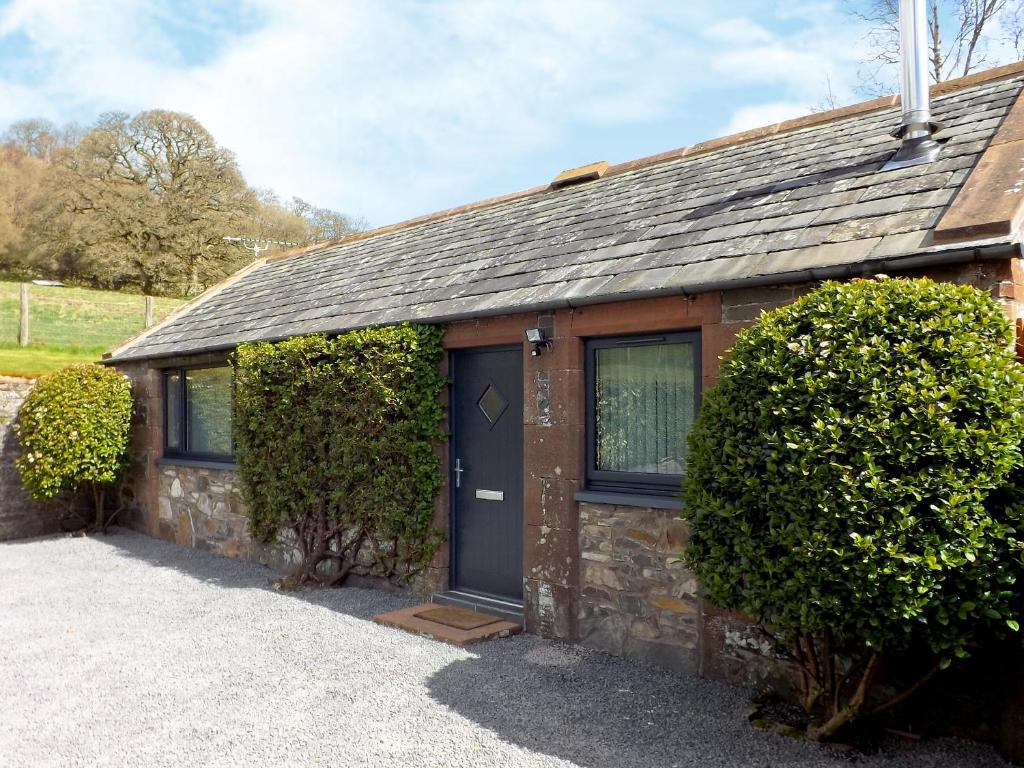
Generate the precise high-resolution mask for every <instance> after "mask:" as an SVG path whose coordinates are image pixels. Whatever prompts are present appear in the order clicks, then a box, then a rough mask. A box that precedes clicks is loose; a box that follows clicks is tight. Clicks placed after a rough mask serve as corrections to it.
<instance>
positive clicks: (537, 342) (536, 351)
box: [526, 328, 551, 357]
mask: <svg viewBox="0 0 1024 768" xmlns="http://www.w3.org/2000/svg"><path fill="white" fill-rule="evenodd" d="M526 340H527V341H528V342H530V343H531V344H533V349H532V350H531V351H530V354H531V355H533V356H534V357H539V356H540V353H541V350H542V349H550V348H551V339H550V338H548V334H547V331H546V330H545V329H543V328H527V329H526Z"/></svg>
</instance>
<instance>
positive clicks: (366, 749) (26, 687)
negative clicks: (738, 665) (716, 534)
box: [0, 532, 1004, 768]
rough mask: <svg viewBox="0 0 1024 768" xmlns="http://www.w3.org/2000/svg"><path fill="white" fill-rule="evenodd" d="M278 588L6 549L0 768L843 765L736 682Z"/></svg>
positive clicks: (220, 562)
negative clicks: (764, 719)
mask: <svg viewBox="0 0 1024 768" xmlns="http://www.w3.org/2000/svg"><path fill="white" fill-rule="evenodd" d="M271 576H272V574H271V572H270V571H268V570H266V569H264V568H262V567H260V566H256V565H252V564H249V563H241V562H237V561H234V560H228V559H225V558H220V557H216V556H212V555H207V554H204V553H201V552H196V551H194V550H189V549H185V548H181V547H176V546H173V545H171V544H166V543H163V542H160V541H156V540H154V539H150V538H147V537H145V536H141V535H139V534H135V533H130V532H118V533H116V534H114V535H111V536H107V537H99V538H96V539H88V538H63V537H54V538H44V539H35V540H31V541H26V542H12V543H7V544H0V765H2V766H5V768H16V767H17V768H20V767H21V766H31V767H32V768H39V767H40V766H90V768H91V767H92V766H114V765H116V766H146V767H147V768H149V767H152V766H232V768H237V767H239V766H250V765H251V766H284V765H287V766H307V765H309V766H315V765H323V766H346V768H349V767H352V766H387V767H402V768H404V767H405V766H408V767H409V768H414V767H415V768H419V767H420V766H473V768H484V767H485V766H500V768H512V767H514V766H571V765H580V766H609V767H611V766H638V767H639V766H643V767H644V768H667V767H668V766H701V768H706V767H713V766H758V768H763V767H767V766H771V767H772V768H775V767H777V766H847V765H849V763H848V762H847V761H845V760H842V759H840V758H838V757H834V756H832V755H831V754H829V753H827V752H825V751H823V750H822V749H820V748H818V747H816V746H814V745H809V744H797V743H792V742H788V741H785V740H783V739H781V738H779V737H776V736H773V735H769V734H765V733H760V732H757V731H755V730H753V729H752V728H751V727H750V726H749V725H748V724H747V722H746V720H745V719H744V710H745V707H746V703H747V696H746V694H745V693H744V692H743V691H741V690H739V689H735V688H731V687H729V686H726V685H721V684H717V683H712V682H708V681H706V680H701V679H699V678H694V677H689V676H679V675H674V674H671V673H668V672H664V671H661V670H657V669H654V668H651V667H646V666H641V665H638V664H634V663H630V662H626V661H623V660H621V659H616V658H613V657H609V656H606V655H603V654H600V653H596V652H590V651H585V650H582V649H579V648H576V647H572V646H565V645H561V644H558V643H553V642H549V641H544V640H540V639H537V638H534V637H526V636H522V637H517V638H511V639H506V640H498V641H494V642H490V643H486V644H484V645H480V646H476V647H475V648H473V649H472V650H471V651H465V650H459V649H456V648H451V647H448V646H445V645H441V644H439V643H435V642H432V641H429V640H426V639H423V638H419V637H414V636H412V635H407V634H404V633H402V632H399V631H397V630H393V629H387V628H384V627H379V626H377V625H375V624H372V623H370V622H369V621H368V618H369V617H370V616H372V615H374V614H376V613H379V612H382V611H386V610H391V609H394V608H397V607H401V606H402V605H405V604H407V602H408V601H407V600H405V599H404V598H403V597H400V596H396V595H390V594H386V593H382V592H375V591H368V590H360V589H339V590H313V591H308V592H304V593H299V594H282V593H277V592H275V591H273V590H270V589H268V588H267V587H266V584H267V581H268V579H269V578H270V577H271ZM859 765H862V766H920V767H921V768H923V767H924V766H947V765H948V766H958V767H960V768H969V767H970V766H995V765H1004V763H1002V762H1001V761H1000V760H999V759H998V758H997V757H996V756H995V755H994V753H993V752H992V751H991V750H990V749H988V748H987V747H982V746H978V745H971V744H966V743H962V742H956V741H938V742H925V743H922V744H918V745H916V746H914V747H898V746H894V747H893V750H892V751H890V752H889V753H887V754H882V755H877V756H874V757H871V758H867V759H863V760H861V761H860V762H859Z"/></svg>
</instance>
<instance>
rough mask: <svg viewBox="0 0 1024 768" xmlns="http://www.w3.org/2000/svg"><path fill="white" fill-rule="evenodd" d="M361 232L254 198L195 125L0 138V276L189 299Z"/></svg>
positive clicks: (26, 129) (29, 129)
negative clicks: (239, 273)
mask: <svg viewBox="0 0 1024 768" xmlns="http://www.w3.org/2000/svg"><path fill="white" fill-rule="evenodd" d="M362 226H363V225H362V223H361V222H360V221H359V220H357V219H353V218H352V217H349V216H346V215H345V214H342V213H339V212H337V211H333V210H330V209H327V208H320V207H317V206H315V205H312V204H310V203H307V202H306V201H304V200H302V199H300V198H297V197H296V198H292V199H291V200H289V201H282V200H281V199H280V198H279V197H278V196H277V195H276V194H275V193H274V192H273V191H271V190H266V189H255V188H253V187H250V186H249V185H248V184H247V183H246V181H245V179H244V178H243V177H242V174H241V172H240V171H239V169H238V164H237V162H236V161H235V157H234V155H233V154H232V153H231V152H230V151H229V150H227V149H226V148H224V147H222V146H220V145H219V144H218V143H217V142H216V140H215V139H214V138H213V136H212V135H211V134H210V133H209V131H207V130H206V129H205V128H204V127H203V126H202V124H200V122H199V121H198V120H196V119H195V118H194V117H191V116H189V115H185V114H181V113H177V112H169V111H165V110H150V111H146V112H141V113H139V114H137V115H135V116H134V117H131V116H129V115H127V114H124V113H121V112H111V113H107V114H104V115H102V116H101V117H100V118H99V119H97V120H96V122H95V123H94V124H93V125H92V126H90V127H88V128H85V129H83V128H80V127H78V126H75V125H69V126H64V127H61V128H59V127H57V126H56V125H54V124H53V123H51V122H50V121H48V120H43V119H29V120H22V121H19V122H16V123H14V124H12V125H10V126H9V127H8V128H7V130H6V131H5V132H4V133H3V134H2V135H0V271H3V272H6V273H8V274H16V275H22V276H33V277H43V278H50V279H59V280H65V281H70V282H75V283H80V284H85V285H90V286H94V287H100V288H113V289H130V290H140V291H142V292H144V293H147V294H157V295H177V296H190V295H195V294H196V293H198V292H200V291H202V290H204V289H206V288H207V287H209V286H210V285H212V284H214V283H216V282H217V281H219V280H220V279H222V278H223V277H224V276H226V275H228V274H230V273H231V272H233V271H235V270H236V269H238V268H240V267H242V266H244V265H245V264H247V263H248V262H251V261H252V260H253V259H254V258H255V253H254V250H253V247H252V246H253V245H254V244H255V245H256V246H257V248H260V246H261V245H262V247H269V248H270V249H271V250H274V249H282V248H288V247H291V246H292V245H296V246H299V245H309V244H312V243H316V242H322V241H324V240H331V239H334V238H337V237H340V236H341V235H344V234H346V233H348V232H352V231H357V230H358V229H360V228H361V227H362Z"/></svg>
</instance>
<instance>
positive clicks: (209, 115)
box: [0, 0, 853, 224]
mask: <svg viewBox="0 0 1024 768" xmlns="http://www.w3.org/2000/svg"><path fill="white" fill-rule="evenodd" d="M238 8H239V10H240V12H244V13H245V14H246V15H247V16H248V17H250V18H255V19H257V20H258V21H257V23H254V24H251V25H247V26H246V28H244V29H243V30H242V31H240V32H235V31H234V30H232V29H231V28H225V29H222V30H215V33H214V36H215V37H216V39H218V40H219V41H220V45H219V47H218V48H217V49H216V50H215V51H214V52H213V53H212V54H211V55H209V56H205V57H198V61H197V60H194V59H195V58H196V57H192V58H190V57H189V55H188V51H187V50H184V49H183V48H182V46H186V47H187V42H185V43H183V42H181V41H180V40H173V39H170V38H169V36H168V35H167V34H166V23H167V19H168V13H169V11H167V10H166V9H165V10H163V11H161V12H160V13H159V14H158V13H157V12H156V11H154V10H152V6H151V5H150V4H149V3H148V2H146V1H145V0H95V1H94V2H92V3H89V4H81V3H73V2H71V1H70V0H68V1H67V2H61V0H15V1H14V2H13V3H11V4H10V5H8V6H7V8H6V9H5V10H3V11H0V35H4V34H7V35H12V36H13V35H17V36H21V37H23V38H25V39H27V40H28V41H29V43H30V45H31V48H32V52H33V53H32V55H33V58H34V59H36V60H38V61H39V62H41V65H40V72H39V73H37V74H36V76H35V77H34V78H33V85H32V87H31V89H28V88H26V87H24V86H22V85H19V84H18V83H16V82H14V81H13V80H5V79H4V76H3V75H0V124H4V123H7V122H10V121H11V120H14V119H18V118H20V117H26V116H29V115H35V114H45V115H47V116H51V117H53V116H56V115H61V114H68V113H71V112H76V111H77V113H82V114H95V113H97V112H100V111H104V110H108V109H115V108H116V109H123V110H126V111H136V110H140V109H146V108H152V107H158V106H159V107H163V108H168V109H176V110H181V111H185V112H189V113H191V114H194V115H196V116H197V117H198V118H199V119H200V120H201V121H202V122H203V123H204V124H205V125H206V126H207V127H208V128H209V129H210V130H211V132H212V133H213V134H214V135H215V136H216V137H217V138H218V139H219V140H220V141H221V142H223V143H224V144H225V145H226V146H228V147H230V148H231V149H233V150H234V151H235V153H236V154H237V156H238V159H239V163H240V165H241V167H242V170H243V171H244V172H245V174H246V176H247V178H248V179H249V181H250V182H251V183H253V184H256V185H259V186H267V187H272V188H274V189H276V190H277V191H279V192H280V193H282V194H284V195H291V194H298V195H301V196H303V197H305V198H307V199H310V200H312V201H315V202H317V203H319V204H326V205H330V206H332V207H335V208H338V209H341V210H344V211H347V212H351V213H355V214H365V215H367V216H368V217H369V218H370V219H371V221H372V222H373V223H375V224H376V223H386V222H388V221H391V220H395V219H398V218H403V217H406V216H410V215H416V214H419V213H424V212H427V211H430V210H434V209H438V208H443V207H447V206H450V205H454V204H458V203H460V202H466V201H468V200H470V199H472V198H473V197H474V196H476V195H475V194H474V193H479V191H480V190H481V189H484V188H485V187H486V184H487V179H488V178H489V177H491V178H500V177H502V175H503V174H506V175H507V174H508V171H509V169H510V168H515V167H516V166H517V165H521V164H524V163H527V162H528V160H529V158H530V157H531V156H534V155H537V154H541V153H545V152H552V151H554V150H557V149H558V148H560V147H567V146H570V145H571V143H572V139H573V136H574V131H577V130H580V126H581V125H582V126H587V125H591V126H595V127H599V126H612V127H615V128H616V130H621V131H629V130H630V127H631V126H642V125H644V124H646V123H648V122H656V121H667V120H669V119H672V118H675V119H678V120H679V122H680V124H681V125H685V124H686V114H687V112H688V111H689V110H692V109H696V108H705V109H719V110H721V109H723V104H722V99H721V98H720V97H719V91H721V89H723V88H725V89H730V90H736V89H743V88H747V89H751V88H754V89H756V92H758V93H759V95H760V97H761V99H762V100H764V103H763V104H761V105H755V106H752V107H745V108H743V109H739V110H735V111H734V113H733V114H732V115H731V116H729V112H728V110H725V111H723V113H722V114H723V122H724V121H725V119H726V118H727V117H728V122H729V125H728V126H726V127H727V128H728V129H730V130H731V129H733V127H734V126H737V125H743V126H747V124H748V123H750V122H751V121H754V122H758V124H761V123H764V122H774V121H775V120H777V119H779V117H778V116H779V115H783V116H785V117H790V116H793V114H800V113H805V112H806V111H807V108H808V105H810V104H814V103H815V102H816V101H817V100H818V98H820V94H821V93H822V91H823V90H824V77H825V73H826V72H832V73H834V74H833V83H832V84H833V89H834V90H835V91H836V92H837V94H838V95H839V96H840V98H843V97H846V96H848V94H849V93H850V89H851V83H852V79H851V78H852V74H851V72H850V71H849V70H850V66H849V62H850V61H851V60H852V55H853V54H852V53H851V52H850V50H849V48H850V46H849V42H850V41H849V39H848V38H849V33H848V30H845V29H843V28H842V25H841V24H840V23H839V21H838V19H839V17H837V16H836V14H835V13H834V11H833V10H832V8H831V5H830V4H829V3H810V4H805V6H802V10H801V11H800V12H801V13H803V14H804V15H803V16H801V17H800V19H798V23H791V24H789V25H787V29H788V30H790V31H787V32H785V33H780V32H773V31H771V30H770V29H769V28H768V27H769V25H768V24H767V22H766V23H760V22H757V21H754V20H753V14H754V13H755V12H760V13H762V14H765V13H766V3H765V0H749V2H746V3H732V4H730V5H729V16H728V18H725V19H723V18H721V6H720V5H719V4H717V3H710V2H709V3H706V4H699V3H664V2H659V1H658V0H643V1H642V2H628V3H627V2H623V1H622V0H561V1H560V2H557V3H552V2H545V1H544V0H533V1H531V2H525V1H524V2H515V3H508V2H499V1H498V0H443V1H441V0H439V1H438V2H433V3H430V4H426V3H423V4H413V3H410V4H400V3H382V2H378V1H377V0H346V1H344V2H342V1H341V0H247V2H245V3H242V4H240V5H239V6H238ZM789 13H793V11H789ZM217 19H218V16H217V14H214V13H211V15H210V17H209V18H208V19H206V18H198V19H196V18H194V19H193V21H192V22H191V23H192V25H193V27H194V28H195V29H197V30H198V29H199V27H200V26H202V25H203V24H208V25H215V24H216V23H217ZM844 36H845V37H846V41H845V42H846V43H847V46H846V47H845V48H844V47H843V46H841V45H838V44H837V41H839V40H843V39H844ZM818 38H820V39H818ZM2 41H3V38H2V37H0V45H2V44H3V42H2ZM769 88H770V89H771V92H770V93H766V91H768V90H769ZM748 93H749V90H748ZM5 96H7V98H4V97H5ZM748 98H749V95H748ZM768 99H771V101H770V102H769V101H768ZM801 111H802V112H801ZM689 138H690V139H692V140H699V139H703V138H708V136H691V137H689ZM620 159H625V158H620ZM549 170H550V172H552V173H553V172H554V171H555V170H558V169H557V168H553V169H549ZM536 181H543V176H542V177H541V178H540V179H537V180H536ZM492 191H493V192H502V191H508V190H503V189H496V190H492Z"/></svg>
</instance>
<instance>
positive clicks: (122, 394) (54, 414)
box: [15, 365, 132, 528]
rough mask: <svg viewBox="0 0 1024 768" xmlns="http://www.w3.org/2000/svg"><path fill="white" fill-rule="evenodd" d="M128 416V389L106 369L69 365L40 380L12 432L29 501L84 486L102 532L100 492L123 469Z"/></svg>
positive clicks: (24, 405) (101, 494) (103, 524)
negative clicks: (18, 441)
mask: <svg viewBox="0 0 1024 768" xmlns="http://www.w3.org/2000/svg"><path fill="white" fill-rule="evenodd" d="M131 417H132V392H131V384H130V383H129V382H128V379H127V378H125V376H124V375H122V374H121V373H118V372H117V371H115V370H114V369H112V368H107V367H105V366H102V365H73V366H70V367H68V368H64V369H62V370H59V371H57V372H55V373H51V374H49V375H47V376H44V377H42V378H41V379H40V380H39V382H38V383H37V384H36V386H35V388H34V389H33V390H32V392H31V393H29V396H28V397H27V398H26V399H25V403H24V404H23V405H22V407H21V411H20V413H19V415H18V424H17V426H16V427H15V429H16V430H17V433H18V436H19V438H20V440H21V447H22V452H21V455H20V456H19V457H18V459H17V466H18V471H19V472H20V473H21V480H22V483H23V484H24V486H25V488H26V489H27V490H28V491H29V493H30V494H31V496H32V498H34V499H36V500H38V501H45V500H49V499H53V498H54V497H56V496H59V495H61V494H64V493H68V492H74V491H77V490H79V489H81V488H83V487H88V488H89V489H90V490H91V491H92V494H93V500H94V503H95V507H96V527H97V528H103V527H105V525H106V523H107V521H106V520H105V519H104V512H103V509H104V507H103V497H104V490H105V489H106V488H108V487H109V486H110V485H112V484H113V483H114V482H115V481H116V480H117V479H118V477H119V475H120V473H121V471H122V470H123V469H124V467H125V462H126V458H127V453H128V440H129V433H130V429H131Z"/></svg>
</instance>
